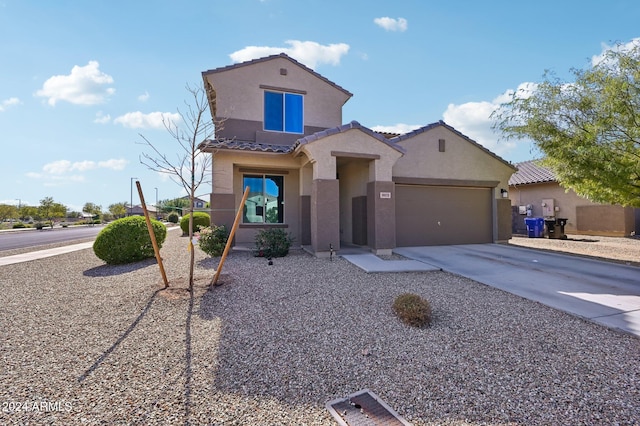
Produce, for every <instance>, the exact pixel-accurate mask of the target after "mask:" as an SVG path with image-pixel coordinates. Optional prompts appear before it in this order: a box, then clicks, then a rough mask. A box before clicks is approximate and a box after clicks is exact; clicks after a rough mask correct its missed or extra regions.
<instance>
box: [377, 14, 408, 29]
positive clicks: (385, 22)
mask: <svg viewBox="0 0 640 426" xmlns="http://www.w3.org/2000/svg"><path fill="white" fill-rule="evenodd" d="M373 22H374V23H375V24H376V25H377V26H379V27H380V28H384V29H385V31H400V32H404V31H407V27H408V25H409V23H408V22H407V20H406V19H404V18H398V19H395V18H389V17H388V16H384V17H382V18H376V19H374V20H373Z"/></svg>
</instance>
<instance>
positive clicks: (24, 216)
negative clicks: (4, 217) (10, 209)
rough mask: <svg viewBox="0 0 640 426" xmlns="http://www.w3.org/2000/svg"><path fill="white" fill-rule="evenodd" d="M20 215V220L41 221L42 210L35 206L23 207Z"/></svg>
mask: <svg viewBox="0 0 640 426" xmlns="http://www.w3.org/2000/svg"><path fill="white" fill-rule="evenodd" d="M18 214H19V215H20V220H28V219H29V218H33V219H35V220H40V219H41V216H40V210H39V209H38V207H34V206H21V207H20V212H19V213H18Z"/></svg>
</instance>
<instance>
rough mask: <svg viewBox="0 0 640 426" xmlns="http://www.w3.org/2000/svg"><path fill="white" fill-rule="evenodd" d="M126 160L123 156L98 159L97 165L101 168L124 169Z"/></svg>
mask: <svg viewBox="0 0 640 426" xmlns="http://www.w3.org/2000/svg"><path fill="white" fill-rule="evenodd" d="M127 163H128V161H127V160H125V159H124V158H118V159H115V158H112V159H110V160H106V161H98V167H100V168H102V169H111V170H124V168H125V166H126V165H127Z"/></svg>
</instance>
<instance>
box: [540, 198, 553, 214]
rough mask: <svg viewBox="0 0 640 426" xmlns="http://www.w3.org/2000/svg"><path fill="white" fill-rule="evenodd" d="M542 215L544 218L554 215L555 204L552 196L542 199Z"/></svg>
mask: <svg viewBox="0 0 640 426" xmlns="http://www.w3.org/2000/svg"><path fill="white" fill-rule="evenodd" d="M542 216H543V217H545V218H552V217H556V205H555V200H554V199H553V198H545V199H543V200H542Z"/></svg>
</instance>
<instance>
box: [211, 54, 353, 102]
mask: <svg viewBox="0 0 640 426" xmlns="http://www.w3.org/2000/svg"><path fill="white" fill-rule="evenodd" d="M276 58H284V59H287V60H289V61H291V62H292V63H293V64H295V65H297V66H299V67H300V68H302V69H304V70H306V71H308V72H310V73H311V74H313V75H314V76H316V77H318V78H319V79H320V80H322V81H324V82H326V83H328V84H330V85H331V86H333V87H335V88H336V89H338V90H340V91H342V92H344V94H346V95H347V96H349V97H352V96H353V93H351V92H349V91H348V90H347V89H345V88H343V87H341V86H339V85H337V84H336V83H334V82H333V81H331V80H329V79H328V78H326V77H324V76H323V75H321V74H319V73H317V72H315V71H314V70H312V69H311V68H309V67H308V66H306V65H305V64H303V63H301V62H298V61H296V60H295V59H293V58H292V57H291V56H289V55H287V54H286V53H280V54H277V55H270V56H265V57H263V58H259V59H252V60H250V61H245V62H240V63H237V64H232V65H227V66H224V67H220V68H214V69H212V70H207V71H203V72H202V76H203V77H204V76H205V75H207V74H213V73H217V72H222V71H229V70H232V69H234V68H240V67H245V66H248V65H253V64H257V63H260V62H266V61H271V60H273V59H276Z"/></svg>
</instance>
